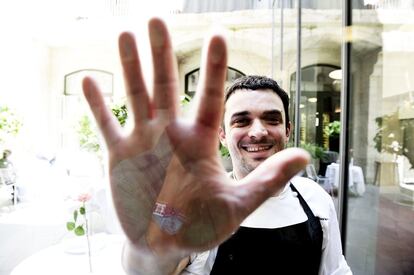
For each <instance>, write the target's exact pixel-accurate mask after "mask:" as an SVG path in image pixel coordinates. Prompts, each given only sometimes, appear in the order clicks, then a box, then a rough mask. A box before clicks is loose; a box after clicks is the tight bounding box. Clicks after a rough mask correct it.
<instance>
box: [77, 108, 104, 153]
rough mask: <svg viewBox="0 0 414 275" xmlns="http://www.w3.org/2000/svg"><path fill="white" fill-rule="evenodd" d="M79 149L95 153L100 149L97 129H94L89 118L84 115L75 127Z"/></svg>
mask: <svg viewBox="0 0 414 275" xmlns="http://www.w3.org/2000/svg"><path fill="white" fill-rule="evenodd" d="M76 132H77V134H78V138H79V145H80V147H81V149H84V150H86V151H88V152H93V153H97V152H99V150H100V149H101V146H100V144H99V137H98V133H97V131H96V130H95V129H94V127H93V124H92V121H91V119H90V118H89V117H88V116H87V115H84V116H82V117H81V119H80V120H79V124H78V127H77V129H76Z"/></svg>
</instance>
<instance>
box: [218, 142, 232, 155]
mask: <svg viewBox="0 0 414 275" xmlns="http://www.w3.org/2000/svg"><path fill="white" fill-rule="evenodd" d="M220 155H221V156H222V157H224V158H229V157H230V153H229V149H228V148H227V147H226V146H224V145H222V144H221V143H220Z"/></svg>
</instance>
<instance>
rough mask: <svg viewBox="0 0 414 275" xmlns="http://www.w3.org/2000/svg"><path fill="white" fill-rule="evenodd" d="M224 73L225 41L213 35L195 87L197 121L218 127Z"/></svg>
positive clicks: (220, 115)
mask: <svg viewBox="0 0 414 275" xmlns="http://www.w3.org/2000/svg"><path fill="white" fill-rule="evenodd" d="M226 73H227V50H226V43H225V40H224V38H223V37H221V36H214V37H212V38H211V40H210V43H209V45H208V49H207V54H206V55H205V56H204V60H203V67H202V69H201V77H200V83H199V86H198V87H197V91H198V92H197V95H196V97H197V98H196V104H197V116H196V122H197V123H200V124H202V125H204V126H207V127H212V128H214V129H218V127H219V125H220V123H221V119H222V112H223V104H224V103H223V100H224V99H223V97H224V83H225V79H226Z"/></svg>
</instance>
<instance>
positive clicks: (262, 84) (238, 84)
mask: <svg viewBox="0 0 414 275" xmlns="http://www.w3.org/2000/svg"><path fill="white" fill-rule="evenodd" d="M264 89H270V90H272V91H274V92H275V93H276V94H277V95H278V96H279V97H280V99H281V100H282V103H283V108H284V109H285V110H284V111H285V117H286V121H285V125H286V128H287V127H289V122H290V119H289V96H288V94H287V93H286V92H285V91H284V90H283V89H282V88H280V86H279V84H277V82H276V81H275V80H273V79H271V78H269V77H266V76H259V75H246V76H242V77H240V78H238V79H236V80H235V81H234V82H233V84H231V85H230V87H228V88H227V90H226V94H225V98H224V103H226V102H227V100H228V99H229V97H230V96H231V95H232V94H234V93H235V92H236V91H238V90H264Z"/></svg>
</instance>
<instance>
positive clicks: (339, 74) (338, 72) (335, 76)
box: [329, 69, 342, 80]
mask: <svg viewBox="0 0 414 275" xmlns="http://www.w3.org/2000/svg"><path fill="white" fill-rule="evenodd" d="M329 77H330V78H332V79H337V80H341V79H342V70H341V69H338V70H334V71H332V72H330V73H329Z"/></svg>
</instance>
